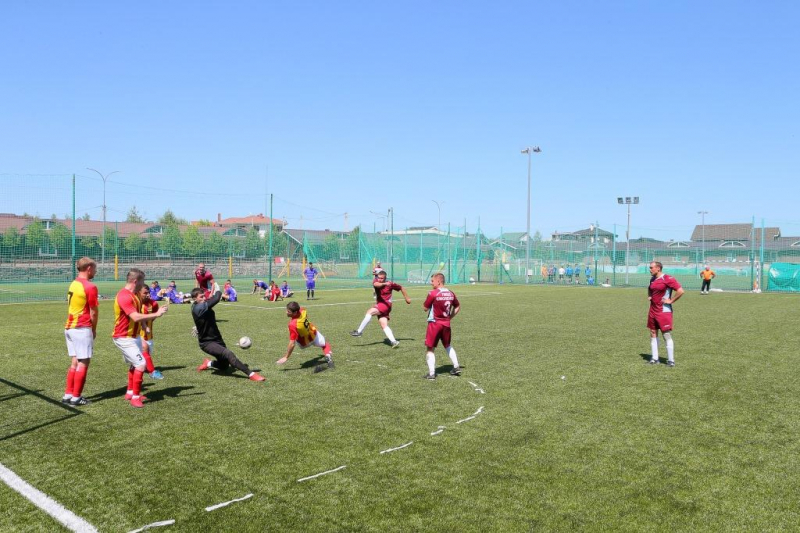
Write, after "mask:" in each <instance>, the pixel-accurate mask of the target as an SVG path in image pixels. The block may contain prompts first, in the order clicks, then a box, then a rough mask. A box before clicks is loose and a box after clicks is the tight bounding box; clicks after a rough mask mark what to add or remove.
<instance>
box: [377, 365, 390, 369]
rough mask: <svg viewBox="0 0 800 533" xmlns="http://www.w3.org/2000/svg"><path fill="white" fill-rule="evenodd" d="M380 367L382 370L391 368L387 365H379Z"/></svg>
mask: <svg viewBox="0 0 800 533" xmlns="http://www.w3.org/2000/svg"><path fill="white" fill-rule="evenodd" d="M378 366H379V367H381V368H389V367H388V366H386V365H378Z"/></svg>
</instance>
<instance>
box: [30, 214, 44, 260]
mask: <svg viewBox="0 0 800 533" xmlns="http://www.w3.org/2000/svg"><path fill="white" fill-rule="evenodd" d="M46 242H47V235H46V232H45V229H44V224H42V222H41V221H39V220H36V221H35V222H33V223H31V224H29V225H28V227H27V228H26V233H25V248H27V250H28V253H30V254H33V255H38V254H39V251H40V250H43V248H44V247H45V246H46Z"/></svg>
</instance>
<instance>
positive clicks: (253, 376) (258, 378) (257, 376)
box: [247, 372, 267, 381]
mask: <svg viewBox="0 0 800 533" xmlns="http://www.w3.org/2000/svg"><path fill="white" fill-rule="evenodd" d="M247 379H249V380H250V381H266V379H267V378H265V377H264V376H262V375H261V374H259V373H258V372H253V373H252V374H250V375H249V376H247Z"/></svg>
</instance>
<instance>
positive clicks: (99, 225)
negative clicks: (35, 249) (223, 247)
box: [0, 213, 228, 239]
mask: <svg viewBox="0 0 800 533" xmlns="http://www.w3.org/2000/svg"><path fill="white" fill-rule="evenodd" d="M37 220H38V221H46V220H52V221H53V222H55V223H56V224H60V225H62V226H64V227H66V228H67V229H68V230H70V231H72V219H63V218H57V219H51V218H36V217H25V216H21V215H12V214H8V213H0V233H2V232H5V231H6V230H7V229H8V228H10V227H14V228H17V230H18V231H19V232H20V233H22V234H24V233H25V232H26V228H27V227H28V226H29V225H31V224H33V223H34V222H36V221H37ZM159 226H161V224H157V223H153V222H143V223H139V222H106V227H107V228H110V229H112V230H116V231H117V234H118V236H119V238H120V239H124V238H126V237H128V236H129V235H131V234H134V233H135V234H138V235H141V236H143V237H146V236H147V235H159V234H158V233H153V232H149V231H148V230H151V229H153V228H157V227H159ZM187 228H189V226H187V225H181V226H178V229H179V230H180V231H181V233H183V232H184V231H186V229H187ZM198 231H199V232H200V234H201V235H209V234H211V233H219V234H224V233H225V232H226V231H228V228H223V227H211V226H201V227H198ZM102 234H103V221H102V220H83V219H76V220H75V235H76V236H77V237H88V236H99V235H102Z"/></svg>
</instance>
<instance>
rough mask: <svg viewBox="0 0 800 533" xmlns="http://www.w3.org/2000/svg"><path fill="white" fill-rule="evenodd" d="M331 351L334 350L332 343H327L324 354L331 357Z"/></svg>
mask: <svg viewBox="0 0 800 533" xmlns="http://www.w3.org/2000/svg"><path fill="white" fill-rule="evenodd" d="M331 350H333V348H331V343H329V342H326V343H325V347H324V348H322V353H324V354H325V355H330V354H331Z"/></svg>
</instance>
